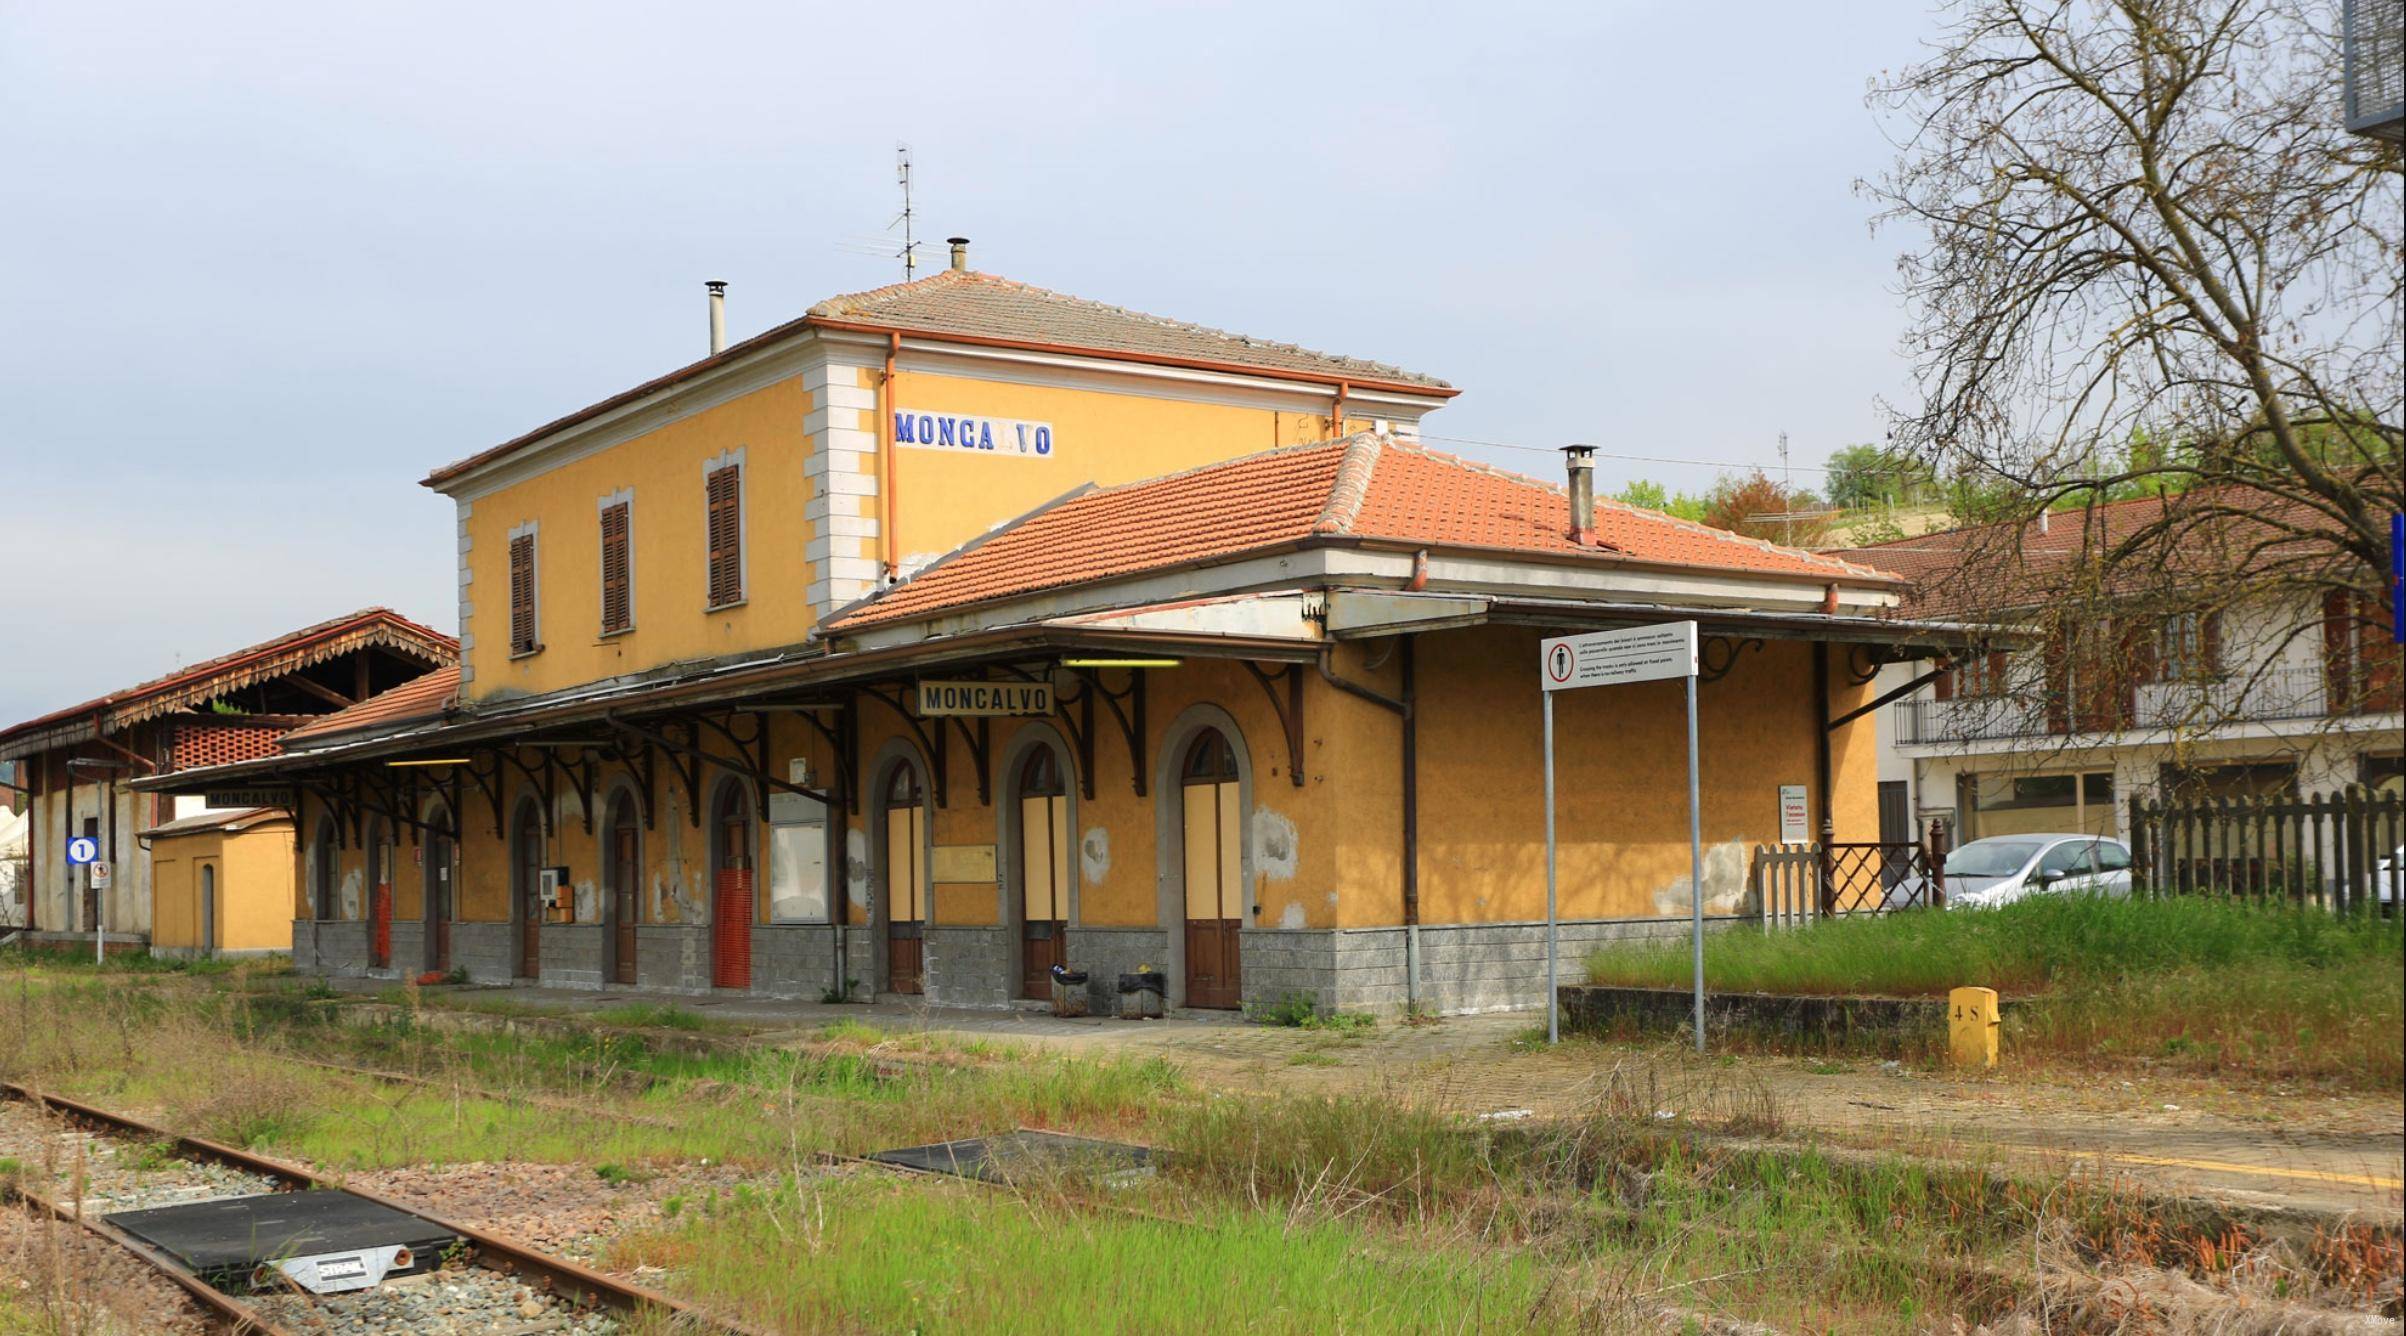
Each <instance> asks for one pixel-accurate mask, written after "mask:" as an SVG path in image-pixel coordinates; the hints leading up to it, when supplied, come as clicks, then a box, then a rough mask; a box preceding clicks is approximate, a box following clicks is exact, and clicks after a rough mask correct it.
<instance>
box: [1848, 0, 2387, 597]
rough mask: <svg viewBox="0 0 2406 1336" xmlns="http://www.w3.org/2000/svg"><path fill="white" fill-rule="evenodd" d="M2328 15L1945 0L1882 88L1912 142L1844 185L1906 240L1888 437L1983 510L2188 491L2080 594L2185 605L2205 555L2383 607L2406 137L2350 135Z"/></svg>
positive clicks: (2123, 537) (2085, 0)
mask: <svg viewBox="0 0 2406 1336" xmlns="http://www.w3.org/2000/svg"><path fill="white" fill-rule="evenodd" d="M2337 11H2338V6H2337V4H2336V3H2328V4H2310V3H2304V2H2303V0H1963V2H1962V3H1960V4H1958V5H1956V6H1955V7H1954V9H1953V13H1952V17H1951V19H1950V20H1949V21H1948V23H1947V26H1946V27H1945V28H1944V30H1943V32H1942V33H1941V35H1940V36H1939V38H1938V40H1937V41H1936V42H1935V43H1934V44H1933V50H1932V54H1931V55H1930V57H1929V58H1928V59H1927V60H1925V61H1924V62H1922V63H1921V64H1919V65H1916V66H1914V67H1912V68H1910V69H1908V70H1906V71H1904V72H1903V74H1902V75H1901V76H1898V77H1897V78H1895V79H1894V80H1892V81H1888V82H1885V83H1882V84H1880V85H1878V86H1876V87H1875V90H1874V92H1873V102H1874V105H1875V106H1878V107H1881V108H1884V109H1886V110H1887V111H1888V112H1890V113H1891V114H1893V115H1896V116H1898V117H1900V118H1901V119H1902V120H1903V121H1904V123H1905V124H1906V126H1907V127H1908V132H1907V133H1906V134H1905V135H1904V136H1903V138H1902V141H1901V147H1900V154H1899V159H1898V162H1897V164H1896V166H1895V168H1894V169H1893V170H1892V171H1891V172H1890V173H1888V174H1887V175H1886V176H1884V177H1882V178H1881V179H1880V180H1878V181H1876V182H1867V183H1864V184H1863V186H1862V189H1863V190H1864V191H1865V193H1866V194H1868V195H1869V196H1871V197H1872V198H1874V199H1875V200H1877V201H1878V202H1879V203H1880V204H1881V205H1882V206H1883V209H1882V213H1881V218H1882V220H1883V221H1884V222H1887V223H1890V224H1892V225H1904V226H1908V227H1910V228H1913V229H1914V230H1916V231H1918V232H1920V233H1921V234H1923V235H1924V236H1925V237H1926V240H1925V241H1924V242H1923V244H1921V245H1920V246H1919V248H1918V249H1917V250H1915V251H1914V252H1913V253H1911V254H1908V255H1906V256H1905V257H1904V258H1903V260H1902V261H1901V265H1900V268H1901V273H1902V278H1903V285H1904V291H1905V295H1906V297H1907V299H1908V302H1909V305H1910V308H1911V311H1912V316H1913V327H1912V332H1911V333H1910V334H1909V336H1908V338H1907V340H1906V346H1907V349H1908V351H1909V352H1910V354H1911V355H1912V356H1913V357H1914V359H1915V362H1916V371H1917V380H1918V388H1919V392H1920V393H1919V402H1918V403H1916V404H1914V405H1911V406H1910V407H1908V408H1906V409H1905V410H1904V411H1902V412H1901V413H1900V414H1899V419H1898V422H1897V424H1896V427H1897V431H1896V436H1897V441H1898V444H1899V445H1900V446H1903V447H1905V448H1909V449H1911V450H1913V451H1914V452H1916V453H1918V454H1920V455H1922V456H1923V457H1924V458H1927V459H1929V460H1930V461H1931V462H1932V463H1933V464H1935V465H1937V466H1939V467H1940V468H1941V469H1943V470H1944V471H1946V472H1947V473H1948V474H1949V475H1951V476H1954V477H1958V478H1972V479H1975V480H1976V479H1982V478H1985V479H1990V480H1994V481H1997V482H2000V483H2002V484H2004V485H2005V486H2004V487H2002V488H2001V489H2000V490H2001V491H2002V492H2003V493H2004V494H2005V495H2006V496H2008V497H2010V498H2012V500H2011V502H2010V503H2009V504H2008V505H2007V506H2006V507H2005V508H2004V510H2003V511H2002V512H2000V513H1997V514H1992V515H1990V516H1986V517H1985V518H1990V519H2000V520H2012V519H2016V518H2019V519H2024V520H2026V519H2028V518H2030V517H2032V516H2035V515H2036V514H2038V513H2039V512H2041V511H2043V510H2045V509H2048V508H2051V507H2053V508H2060V507H2061V506H2063V505H2065V504H2067V502H2073V501H2078V500H2082V499H2086V500H2091V501H2103V500H2105V499H2107V498H2109V497H2114V496H2118V495H2127V494H2129V493H2131V492H2132V491H2134V490H2153V491H2162V492H2167V493H2181V494H2182V495H2181V497H2180V499H2179V500H2178V501H2177V502H2174V503H2168V504H2163V505H2161V506H2159V507H2157V514H2156V517H2155V518H2154V520H2153V521H2151V522H2148V523H2144V524H2138V525H2129V524H2117V525H2115V526H2112V528H2113V534H2112V538H2111V541H2110V542H2103V543H2100V544H2099V545H2098V547H2097V548H2096V549H2095V555H2094V561H2095V562H2096V564H2097V565H2098V566H2099V567H2100V569H2099V570H2098V571H2096V572H2093V573H2092V575H2093V579H2092V581H2091V583H2093V584H2094V585H2095V586H2096V588H2097V589H2098V590H2099V591H2101V592H2104V593H2109V594H2112V593H2117V591H2118V594H2119V595H2122V596H2126V595H2127V594H2129V593H2131V592H2133V591H2132V589H2131V586H2132V585H2134V584H2146V585H2150V586H2154V587H2155V588H2154V591H2153V592H2157V593H2159V594H2160V593H2162V592H2165V590H2164V586H2166V585H2167V584H2168V583H2169V584H2175V585H2187V586H2192V587H2194V586H2197V585H2199V584H2200V583H2202V581H2201V580H2200V576H2201V574H2202V572H2201V570H2200V562H2201V561H2202V559H2203V558H2204V557H2206V556H2207V555H2209V554H2220V555H2223V556H2227V557H2231V558H2232V559H2233V560H2235V561H2236V562H2237V563H2238V564H2237V565H2235V566H2231V567H2225V568H2223V569H2224V571H2225V573H2227V574H2231V575H2244V577H2245V578H2246V580H2247V581H2248V582H2249V584H2250V585H2251V586H2254V587H2258V588H2262V587H2266V586H2269V585H2271V584H2276V583H2292V584H2298V585H2302V586H2305V587H2309V588H2313V589H2317V590H2322V591H2325V592H2336V593H2338V594H2340V595H2342V596H2345V597H2346V598H2348V599H2349V600H2350V602H2351V605H2354V604H2357V603H2360V604H2361V605H2362V606H2364V607H2366V608H2372V607H2376V606H2378V605H2379V604H2380V603H2381V602H2382V601H2383V598H2382V596H2383V594H2384V591H2385V590H2386V588H2387V584H2388V575H2387V571H2388V551H2387V549H2388V541H2389V535H2388V517H2389V515H2390V514H2392V513H2394V512H2395V511H2397V510H2398V509H2399V508H2400V493H2401V487H2400V466H2399V459H2400V453H2401V449H2400V447H2401V441H2402V440H2406V429H2402V425H2401V424H2402V421H2406V412H2402V411H2401V405H2402V401H2406V366H2402V354H2401V332H2400V326H2401V316H2402V314H2406V311H2402V308H2401V294H2402V291H2406V246H2402V241H2406V238H2402V237H2401V230H2402V229H2406V195H2402V194H2401V189H2400V185H2401V179H2402V178H2401V173H2400V158H2399V150H2398V146H2397V145H2396V144H2394V143H2388V142H2385V141H2380V140H2372V139H2362V138H2357V137H2354V136H2350V135H2348V134H2347V133H2346V132H2345V131H2344V129H2343V127H2342V124H2341V101H2340V55H2339V49H2338V37H2337V32H2336V30H2337V26H2338V12H2337ZM2075 522H2078V521H2077V520H2075ZM2018 527H2019V526H2018V525H2012V524H2008V525H2007V526H2006V529H2007V530H2008V531H2017V530H2018ZM2015 546H2016V548H2017V549H2018V543H2017V544H2016V545H2015ZM2002 555H2003V554H2002V553H2000V556H2002ZM1967 556H1968V554H1967ZM2168 572H2169V573H2173V574H2175V575H2177V577H2178V578H2177V579H2174V580H2171V581H2167V580H2166V579H2165V576H2166V574H2167V573H2168ZM1977 583H1983V584H1985V585H1987V586H1988V587H1992V588H1996V589H1998V590H1999V591H2000V592H2001V593H2010V594H2011V595H2013V596H2015V597H2016V598H2017V599H2018V598H2021V597H2026V596H2027V593H2028V591H2027V589H2026V588H2022V587H2018V586H2017V585H2016V584H2015V582H2012V581H2009V580H1985V579H1984V580H1981V581H1978V582H1977ZM2214 592H2216V594H2217V596H2227V594H2228V591H2227V590H2221V591H2214ZM2302 629H2303V628H2301V630H2302Z"/></svg>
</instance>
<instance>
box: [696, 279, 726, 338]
mask: <svg viewBox="0 0 2406 1336" xmlns="http://www.w3.org/2000/svg"><path fill="white" fill-rule="evenodd" d="M702 286H703V287H706V288H708V289H710V355H711V356H712V357H716V356H718V355H719V354H720V353H723V352H725V351H727V280H725V279H723V278H714V279H711V280H710V281H709V282H707V283H704V284H703V285H702Z"/></svg>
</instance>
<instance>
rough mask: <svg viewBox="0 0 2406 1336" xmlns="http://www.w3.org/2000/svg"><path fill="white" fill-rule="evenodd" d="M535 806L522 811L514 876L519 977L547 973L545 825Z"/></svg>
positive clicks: (513, 859)
mask: <svg viewBox="0 0 2406 1336" xmlns="http://www.w3.org/2000/svg"><path fill="white" fill-rule="evenodd" d="M541 822H542V818H541V817H540V816H538V815H537V814H536V813H535V812H534V810H533V809H532V808H528V809H526V810H523V811H521V812H520V813H519V814H518V839H517V848H516V850H515V851H514V853H515V856H514V857H513V858H512V859H511V860H510V862H511V878H512V879H513V880H515V881H516V882H517V883H518V884H517V886H516V887H515V888H514V889H515V890H516V892H517V901H518V977H519V978H521V979H539V978H541V977H543V827H542V824H541Z"/></svg>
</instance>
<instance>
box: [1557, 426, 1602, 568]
mask: <svg viewBox="0 0 2406 1336" xmlns="http://www.w3.org/2000/svg"><path fill="white" fill-rule="evenodd" d="M1562 460H1563V463H1564V465H1565V466H1566V467H1568V469H1569V470H1570V476H1571V541H1572V542H1574V543H1577V544H1578V545H1579V546H1581V547H1594V546H1595V545H1596V447H1594V446H1592V445H1566V446H1564V447H1562Z"/></svg>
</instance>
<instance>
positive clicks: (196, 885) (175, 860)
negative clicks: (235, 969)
mask: <svg viewBox="0 0 2406 1336" xmlns="http://www.w3.org/2000/svg"><path fill="white" fill-rule="evenodd" d="M204 866H211V867H215V868H216V869H217V919H218V922H217V947H218V949H219V950H221V951H289V950H291V949H292V916H291V914H290V913H288V912H287V907H288V906H289V905H290V904H291V903H292V891H293V876H294V859H293V836H292V824H291V823H290V822H288V821H274V822H269V823H267V824H265V825H259V826H253V827H251V828H250V829H248V830H243V831H237V832H233V833H227V832H225V831H217V830H211V831H198V832H195V833H193V834H189V835H170V836H166V837H163V838H159V839H154V840H153V841H152V842H151V877H152V882H151V886H152V896H153V900H152V918H151V942H152V944H153V945H155V946H160V947H174V948H197V947H199V946H200V945H201V944H202V941H203V933H202V931H201V895H200V881H201V875H200V869H201V868H202V867H204Z"/></svg>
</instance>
